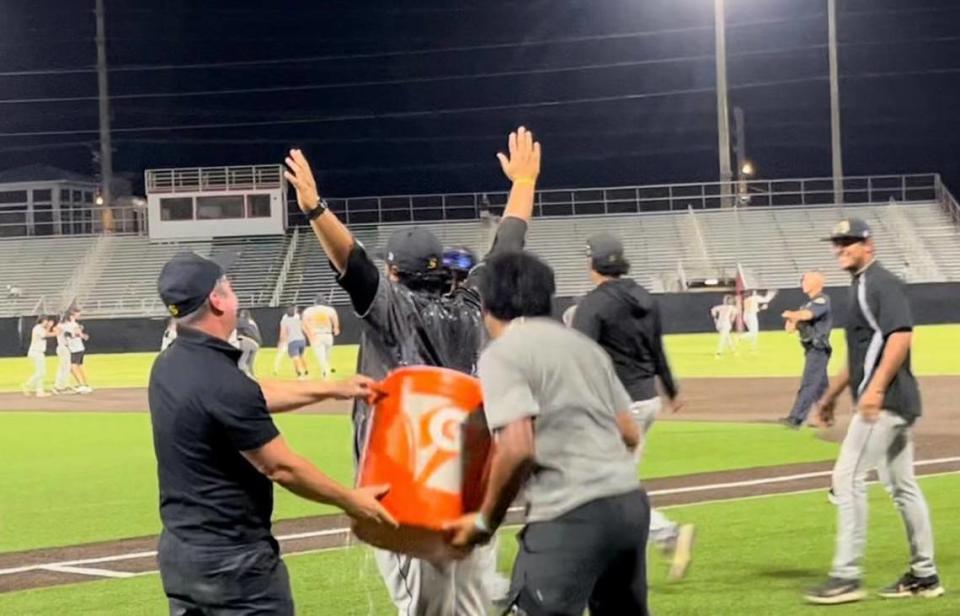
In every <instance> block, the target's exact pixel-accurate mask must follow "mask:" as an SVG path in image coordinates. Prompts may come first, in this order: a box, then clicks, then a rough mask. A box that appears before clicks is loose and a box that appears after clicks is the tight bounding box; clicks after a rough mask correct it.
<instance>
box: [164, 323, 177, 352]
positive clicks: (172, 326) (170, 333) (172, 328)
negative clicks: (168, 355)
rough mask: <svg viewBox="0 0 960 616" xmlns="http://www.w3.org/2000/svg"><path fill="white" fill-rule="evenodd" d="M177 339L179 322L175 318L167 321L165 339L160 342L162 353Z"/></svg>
mask: <svg viewBox="0 0 960 616" xmlns="http://www.w3.org/2000/svg"><path fill="white" fill-rule="evenodd" d="M176 339H177V320H176V319H174V318H173V317H170V318H169V319H167V328H166V329H164V330H163V339H161V340H160V352H161V353H162V352H163V351H166V350H167V347H168V346H170V345H171V344H172V343H173V341H174V340H176Z"/></svg>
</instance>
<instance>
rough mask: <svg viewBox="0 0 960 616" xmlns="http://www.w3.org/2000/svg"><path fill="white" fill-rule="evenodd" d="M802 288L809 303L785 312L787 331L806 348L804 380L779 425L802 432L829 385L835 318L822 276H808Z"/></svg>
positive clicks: (804, 351)
mask: <svg viewBox="0 0 960 616" xmlns="http://www.w3.org/2000/svg"><path fill="white" fill-rule="evenodd" d="M800 288H801V289H803V292H804V293H805V294H806V296H807V297H809V298H810V299H809V300H807V302H806V303H805V304H803V305H802V306H800V309H799V310H786V311H784V312H783V314H782V315H781V316H782V317H783V318H784V319H785V326H784V327H785V329H786V330H787V331H788V332H797V333H798V334H799V335H800V344H802V345H803V354H804V355H803V357H804V360H803V379H801V381H800V389H799V390H798V391H797V399H796V401H795V402H794V403H793V408H792V409H791V410H790V414H789V415H787V416H786V417H784V418H782V419H781V420H780V422H781V423H782V424H784V425H785V426H788V427H790V428H799V427H800V426H802V425H803V422H805V421H806V420H807V414H808V413H809V412H810V408H811V407H812V406H813V403H814V402H816V401H817V400H819V399H820V396H822V395H823V392H825V391H827V386H828V385H829V384H830V381H829V378H828V377H827V364H829V363H830V354H831V352H832V349H831V348H830V329H831V327H833V315H832V314H831V312H830V298H829V297H827V295H825V294H824V292H823V274H821V273H820V272H807V273H806V274H804V275H803V278H802V279H801V281H800Z"/></svg>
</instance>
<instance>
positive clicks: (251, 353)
mask: <svg viewBox="0 0 960 616" xmlns="http://www.w3.org/2000/svg"><path fill="white" fill-rule="evenodd" d="M236 332H237V342H238V343H239V344H240V351H241V352H242V353H243V354H242V355H241V356H240V361H239V362H237V365H238V366H239V367H240V370H242V371H243V373H244V374H246V375H247V376H248V377H250V378H251V379H252V378H254V376H253V367H254V364H255V363H256V361H257V352H258V351H259V350H260V345H261V344H263V339H262V338H261V336H260V327H259V326H258V325H257V322H256V321H254V320H253V316H251V314H250V311H249V310H241V311H240V313H239V314H238V315H237V329H236Z"/></svg>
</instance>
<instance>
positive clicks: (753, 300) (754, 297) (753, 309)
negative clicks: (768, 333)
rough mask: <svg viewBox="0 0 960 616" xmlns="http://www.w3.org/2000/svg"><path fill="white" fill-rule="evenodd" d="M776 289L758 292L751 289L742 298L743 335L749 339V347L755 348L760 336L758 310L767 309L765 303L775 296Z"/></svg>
mask: <svg viewBox="0 0 960 616" xmlns="http://www.w3.org/2000/svg"><path fill="white" fill-rule="evenodd" d="M776 295H777V292H776V291H770V292H769V293H764V294H763V295H761V294H760V292H759V291H753V292H751V293H750V294H749V295H747V296H746V297H744V298H743V324H744V326H746V328H747V333H746V335H745V336H744V337H743V338H744V339H745V340H749V341H750V346H751V349H752V350H754V351H756V350H757V343H758V342H759V336H760V318H759V315H760V311H761V310H766V309H767V304H769V303H770V301H771V300H773V298H774V297H776Z"/></svg>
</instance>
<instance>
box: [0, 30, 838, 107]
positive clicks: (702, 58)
mask: <svg viewBox="0 0 960 616" xmlns="http://www.w3.org/2000/svg"><path fill="white" fill-rule="evenodd" d="M826 47H827V45H826V44H818V45H807V46H803V47H793V48H783V49H762V50H754V51H744V52H738V53H733V54H729V56H728V57H733V58H736V57H749V56H757V55H772V54H790V53H796V52H798V51H808V50H816V49H826ZM713 59H714V57H713V54H702V55H697V56H676V57H672V58H657V59H652V60H626V61H622V62H603V63H598V64H583V65H577V66H563V67H554V68H535V69H517V70H511V71H495V72H486V73H467V74H456V75H437V76H432V77H405V78H397V79H374V80H368V81H343V82H334V83H322V84H303V85H285V86H264V87H254V88H228V89H219V90H194V91H187V92H143V93H138V94H115V95H112V96H111V97H110V98H111V100H133V99H155V98H181V97H196V96H226V95H235V94H267V93H274V92H305V91H317V90H332V89H338V88H362V87H373V86H389V85H407V84H419V83H439V82H444V81H457V80H462V79H493V78H499V77H522V76H529V75H546V74H556V73H570V72H578V71H590V70H603V69H611V68H635V67H639V66H656V65H659V64H673V63H680V62H712V61H713ZM95 100H97V97H96V96H64V97H41V98H15V99H0V105H16V104H39V103H78V102H89V101H95Z"/></svg>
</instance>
